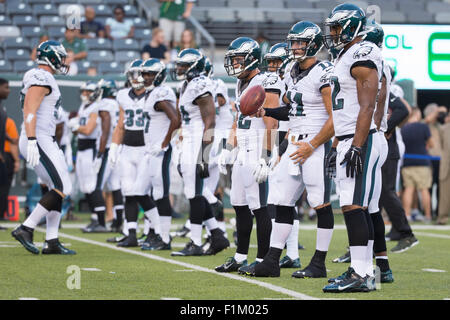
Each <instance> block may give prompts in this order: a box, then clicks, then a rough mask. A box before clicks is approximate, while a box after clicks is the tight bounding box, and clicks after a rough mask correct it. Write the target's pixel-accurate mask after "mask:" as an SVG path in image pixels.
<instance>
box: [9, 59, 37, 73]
mask: <svg viewBox="0 0 450 320" xmlns="http://www.w3.org/2000/svg"><path fill="white" fill-rule="evenodd" d="M35 65H36V64H35V63H34V61H31V60H28V61H14V64H13V68H14V72H15V73H25V72H26V71H28V70H30V69H32V68H34V67H35Z"/></svg>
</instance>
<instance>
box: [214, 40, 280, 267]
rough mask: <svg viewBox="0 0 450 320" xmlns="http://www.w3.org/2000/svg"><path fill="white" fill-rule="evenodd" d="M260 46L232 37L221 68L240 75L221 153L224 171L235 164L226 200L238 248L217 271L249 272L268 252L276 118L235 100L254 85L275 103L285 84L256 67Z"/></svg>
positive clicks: (267, 104)
mask: <svg viewBox="0 0 450 320" xmlns="http://www.w3.org/2000/svg"><path fill="white" fill-rule="evenodd" d="M260 61H261V49H260V47H259V44H258V43H257V42H256V41H255V40H253V39H251V38H248V37H239V38H237V39H235V40H233V41H232V42H231V44H230V45H229V46H228V50H227V52H226V53H225V70H226V71H227V73H228V75H229V76H233V77H236V78H237V79H238V81H237V84H236V101H235V103H236V109H237V110H238V114H237V117H236V120H235V122H234V124H233V128H232V130H231V133H230V136H229V138H228V141H227V145H226V148H225V149H223V150H222V153H221V154H220V158H219V168H220V171H221V173H222V174H226V173H227V169H226V165H227V164H233V171H232V175H231V193H230V201H231V205H232V206H233V208H234V210H235V212H236V231H237V249H236V253H235V255H234V257H230V258H228V259H227V260H226V261H225V263H224V264H222V265H220V266H218V267H216V268H215V270H216V271H217V272H232V271H238V272H239V273H241V274H247V273H248V272H251V270H253V268H255V266H257V264H258V263H260V262H261V261H262V260H263V258H264V256H265V255H266V254H267V252H268V249H269V243H270V232H271V230H272V222H271V221H270V217H269V214H268V212H267V196H268V181H267V178H268V175H269V171H270V166H269V160H270V159H271V151H272V145H273V141H272V140H274V139H272V135H271V133H272V132H271V131H272V130H273V129H276V128H277V127H278V123H277V121H276V120H274V119H271V118H268V117H266V118H264V119H262V118H256V117H250V116H245V115H244V114H242V113H241V112H240V109H239V103H240V98H241V96H242V94H243V92H244V91H245V90H246V89H247V88H250V87H253V86H255V85H261V86H262V87H264V89H265V91H266V99H265V102H264V106H265V107H267V108H274V107H278V105H279V99H280V94H281V91H282V90H283V89H284V85H283V84H282V83H281V81H279V80H280V79H279V77H278V75H276V74H265V73H261V72H260V70H259V68H258V67H259V64H260ZM253 216H255V218H256V231H257V242H258V251H257V255H256V260H255V261H254V262H253V263H251V264H247V254H248V249H249V243H250V235H251V231H252V228H253Z"/></svg>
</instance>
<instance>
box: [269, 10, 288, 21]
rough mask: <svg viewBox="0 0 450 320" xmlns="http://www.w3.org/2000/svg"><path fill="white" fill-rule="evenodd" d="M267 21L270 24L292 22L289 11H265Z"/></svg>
mask: <svg viewBox="0 0 450 320" xmlns="http://www.w3.org/2000/svg"><path fill="white" fill-rule="evenodd" d="M266 17H267V20H268V21H270V22H280V23H282V22H293V20H294V18H293V15H292V12H291V11H266Z"/></svg>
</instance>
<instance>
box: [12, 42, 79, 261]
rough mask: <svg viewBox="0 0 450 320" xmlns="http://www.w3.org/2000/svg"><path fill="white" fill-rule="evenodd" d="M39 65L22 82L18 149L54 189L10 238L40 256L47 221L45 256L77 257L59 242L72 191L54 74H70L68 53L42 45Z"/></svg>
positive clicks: (59, 47) (50, 44)
mask: <svg viewBox="0 0 450 320" xmlns="http://www.w3.org/2000/svg"><path fill="white" fill-rule="evenodd" d="M36 55H37V58H36V63H37V64H38V66H37V67H36V68H33V69H31V70H29V71H27V72H26V73H25V75H24V77H23V80H22V89H21V91H20V103H21V105H22V109H23V117H24V122H23V124H22V131H21V134H20V140H19V149H20V153H21V154H22V156H23V157H24V158H25V159H26V161H27V163H28V165H29V166H30V167H32V168H33V169H34V171H35V172H36V174H37V176H38V177H39V178H40V179H41V180H42V182H43V183H45V184H46V185H47V186H49V187H50V188H51V190H50V191H49V192H47V193H45V194H44V195H43V197H42V198H41V200H40V201H39V203H38V204H37V205H36V207H35V209H34V210H33V211H32V212H31V214H30V215H29V216H28V218H27V219H26V220H25V221H24V222H23V223H22V224H21V225H20V226H19V227H17V228H16V229H15V230H14V231H13V232H12V233H11V235H12V236H13V237H14V238H15V239H16V240H18V241H19V242H20V243H21V244H22V245H23V246H24V247H25V249H27V250H28V251H30V252H31V253H33V254H39V249H38V248H37V247H36V246H35V245H34V243H33V232H34V228H35V227H36V226H37V224H38V223H39V222H40V220H41V219H42V218H43V217H46V220H47V230H46V231H47V232H46V235H45V243H44V248H43V249H42V253H43V254H75V251H73V250H69V249H67V248H65V247H64V246H63V245H62V244H61V243H60V242H59V240H58V228H59V222H60V217H61V206H62V201H63V199H64V198H65V197H66V195H69V194H70V193H71V190H72V183H71V181H70V177H69V171H68V168H67V164H66V161H65V159H64V154H63V152H62V151H61V149H60V148H59V147H58V144H57V143H56V141H55V139H54V138H53V137H54V135H55V126H56V116H57V113H58V109H59V108H60V106H61V93H60V91H59V88H58V85H57V83H56V81H55V78H54V74H67V72H68V70H69V67H68V66H67V65H66V64H65V60H66V58H67V52H66V50H65V49H64V47H63V46H62V45H61V43H59V42H57V41H45V42H42V43H41V44H40V45H39V46H38V48H37V52H36Z"/></svg>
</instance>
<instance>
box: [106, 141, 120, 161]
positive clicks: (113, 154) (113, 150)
mask: <svg viewBox="0 0 450 320" xmlns="http://www.w3.org/2000/svg"><path fill="white" fill-rule="evenodd" d="M118 147H119V145H118V144H117V143H114V142H113V143H111V145H110V146H109V152H108V160H109V161H110V162H111V165H112V166H114V165H115V164H116V162H117V159H118V157H119V155H118V152H117V149H118Z"/></svg>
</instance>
